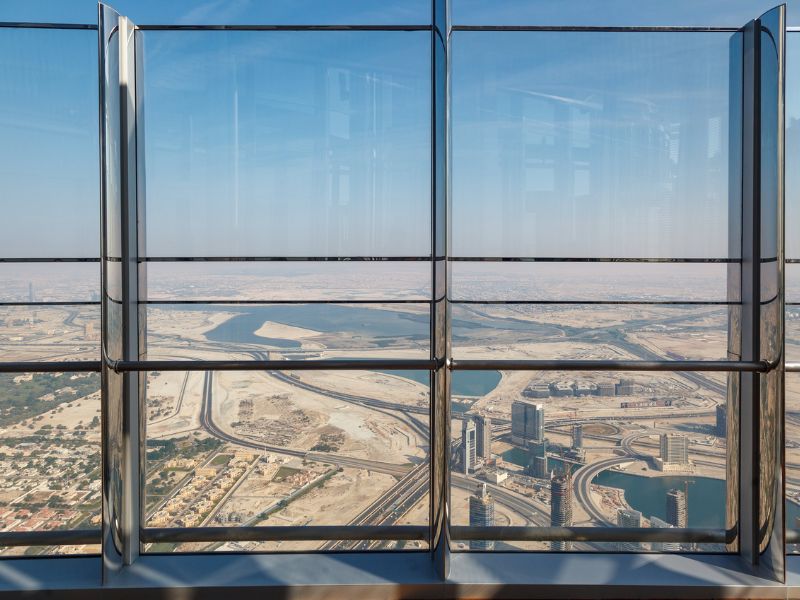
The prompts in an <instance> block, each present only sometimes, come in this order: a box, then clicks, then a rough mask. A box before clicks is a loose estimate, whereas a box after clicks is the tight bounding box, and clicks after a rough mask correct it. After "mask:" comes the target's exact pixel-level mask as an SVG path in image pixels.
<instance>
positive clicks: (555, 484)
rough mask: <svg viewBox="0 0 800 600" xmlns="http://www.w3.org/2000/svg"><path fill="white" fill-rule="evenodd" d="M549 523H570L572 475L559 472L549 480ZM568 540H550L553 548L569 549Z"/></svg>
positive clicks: (563, 525)
mask: <svg viewBox="0 0 800 600" xmlns="http://www.w3.org/2000/svg"><path fill="white" fill-rule="evenodd" d="M550 525H551V526H552V527H569V526H570V525H572V476H571V475H570V474H569V473H567V474H566V475H564V474H559V475H556V476H555V477H553V478H552V479H551V480H550ZM570 546H571V543H570V542H560V541H559V542H550V547H551V548H552V549H553V550H569V548H570Z"/></svg>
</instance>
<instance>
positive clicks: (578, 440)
mask: <svg viewBox="0 0 800 600" xmlns="http://www.w3.org/2000/svg"><path fill="white" fill-rule="evenodd" d="M572 447H573V448H575V449H576V450H577V449H579V448H583V425H581V424H578V425H573V426H572Z"/></svg>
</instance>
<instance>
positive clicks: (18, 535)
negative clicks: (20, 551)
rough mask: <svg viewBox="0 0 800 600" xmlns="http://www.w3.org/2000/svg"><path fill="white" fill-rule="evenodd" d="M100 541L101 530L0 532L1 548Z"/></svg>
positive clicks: (94, 542) (67, 544) (80, 544)
mask: <svg viewBox="0 0 800 600" xmlns="http://www.w3.org/2000/svg"><path fill="white" fill-rule="evenodd" d="M100 539H101V534H100V530H99V529H69V530H64V531H61V530H50V531H0V546H82V545H85V544H99V543H100Z"/></svg>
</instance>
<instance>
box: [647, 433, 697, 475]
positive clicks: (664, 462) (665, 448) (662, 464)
mask: <svg viewBox="0 0 800 600" xmlns="http://www.w3.org/2000/svg"><path fill="white" fill-rule="evenodd" d="M655 462H656V467H658V468H659V469H661V470H662V471H674V470H683V469H686V468H688V467H689V466H690V463H689V438H687V437H686V436H685V435H681V434H680V433H662V434H661V454H660V457H659V458H657V459H656V461H655Z"/></svg>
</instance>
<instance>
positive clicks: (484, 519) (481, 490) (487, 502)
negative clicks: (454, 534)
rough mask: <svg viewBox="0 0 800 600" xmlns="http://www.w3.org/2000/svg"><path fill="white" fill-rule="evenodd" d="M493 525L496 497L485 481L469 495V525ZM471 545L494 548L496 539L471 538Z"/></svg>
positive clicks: (474, 548)
mask: <svg viewBox="0 0 800 600" xmlns="http://www.w3.org/2000/svg"><path fill="white" fill-rule="evenodd" d="M492 525H494V499H493V498H492V495H491V494H490V493H489V492H488V491H487V489H486V484H485V483H484V484H482V485H479V486H478V489H477V490H476V492H475V493H474V494H473V495H472V496H470V497H469V526H470V527H491V526H492ZM469 547H470V549H472V550H493V549H494V541H493V540H470V542H469Z"/></svg>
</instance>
